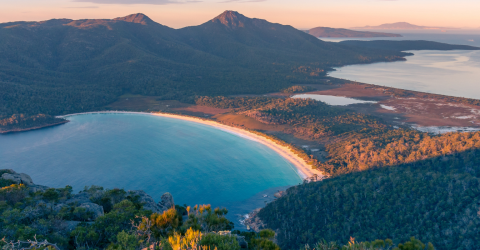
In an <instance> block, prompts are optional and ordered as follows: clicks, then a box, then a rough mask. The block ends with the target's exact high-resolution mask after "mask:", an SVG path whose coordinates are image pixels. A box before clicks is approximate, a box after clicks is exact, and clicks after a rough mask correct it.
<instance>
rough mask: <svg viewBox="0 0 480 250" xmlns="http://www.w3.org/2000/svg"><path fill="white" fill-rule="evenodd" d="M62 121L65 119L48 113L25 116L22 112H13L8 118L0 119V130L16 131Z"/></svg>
mask: <svg viewBox="0 0 480 250" xmlns="http://www.w3.org/2000/svg"><path fill="white" fill-rule="evenodd" d="M62 122H66V120H65V119H62V118H56V117H52V116H49V115H43V114H39V115H32V116H25V115H23V114H14V115H12V116H11V117H9V118H5V119H1V120H0V132H6V131H16V130H22V129H29V128H33V127H42V126H46V125H52V124H58V123H62Z"/></svg>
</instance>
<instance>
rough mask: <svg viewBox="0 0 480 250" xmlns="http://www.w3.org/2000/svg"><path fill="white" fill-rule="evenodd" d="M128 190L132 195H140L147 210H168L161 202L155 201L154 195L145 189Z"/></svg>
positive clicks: (157, 211)
mask: <svg viewBox="0 0 480 250" xmlns="http://www.w3.org/2000/svg"><path fill="white" fill-rule="evenodd" d="M128 192H129V193H130V194H131V195H135V196H138V198H139V201H140V202H141V203H143V209H145V210H150V211H152V212H154V213H162V212H163V211H165V210H166V209H163V208H162V207H161V206H160V205H159V204H160V202H159V204H157V203H155V200H153V198H152V196H150V195H148V194H147V193H145V191H143V190H129V191H128ZM162 197H163V196H162ZM172 202H173V198H172Z"/></svg>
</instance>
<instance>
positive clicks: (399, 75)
mask: <svg viewBox="0 0 480 250" xmlns="http://www.w3.org/2000/svg"><path fill="white" fill-rule="evenodd" d="M394 33H395V32H394ZM401 34H402V35H403V37H399V38H364V39H358V38H357V39H352V38H348V40H427V41H436V42H443V43H450V44H462V45H471V46H478V47H480V34H445V33H428V34H421V33H406V34H404V33H401ZM322 40H326V41H334V42H338V41H342V40H347V39H342V38H328V39H323V38H322ZM408 52H411V53H413V54H414V55H413V56H409V57H407V61H403V62H392V63H374V64H363V65H350V66H344V67H340V68H336V71H333V72H330V73H329V75H330V76H333V77H337V78H342V79H348V80H353V81H358V82H363V83H370V84H376V85H381V86H387V87H394V88H400V89H407V90H416V91H422V92H428V93H435V94H443V95H451V96H458V97H467V98H474V99H480V51H478V50H477V51H465V50H454V51H435V50H430V51H428V50H423V51H408Z"/></svg>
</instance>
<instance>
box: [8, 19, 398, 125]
mask: <svg viewBox="0 0 480 250" xmlns="http://www.w3.org/2000/svg"><path fill="white" fill-rule="evenodd" d="M0 55H1V56H0V76H1V77H0V81H1V82H0V84H1V85H2V88H3V90H4V91H2V92H0V104H2V105H0V117H6V116H8V117H9V116H11V115H12V114H16V113H17V114H18V113H24V114H26V115H35V114H38V113H46V114H51V115H58V114H65V113H72V112H80V111H88V110H92V109H98V108H99V107H102V106H104V105H106V104H108V103H111V102H113V101H114V100H115V99H116V98H117V97H118V96H120V95H121V94H123V93H132V94H141V95H155V96H159V97H160V98H161V99H176V100H183V101H191V100H192V98H193V97H194V95H228V94H247V93H253V94H260V93H266V92H272V91H277V90H279V89H283V88H286V87H288V86H291V85H292V84H296V83H298V82H299V81H303V82H315V81H317V78H318V76H321V75H323V74H324V72H325V69H327V68H329V67H332V66H339V65H344V64H353V63H365V62H372V61H385V60H387V61H388V60H395V59H399V58H400V56H402V55H403V53H399V52H379V53H378V52H376V51H375V50H372V49H368V48H361V49H359V48H351V47H349V46H343V45H338V44H333V43H326V42H322V41H319V40H318V39H316V38H314V37H312V36H310V35H308V34H305V33H304V32H301V31H298V30H296V29H294V28H292V27H291V26H286V25H280V24H274V23H269V22H267V21H265V20H261V19H255V18H248V17H245V16H243V15H241V14H239V13H237V12H233V11H227V12H224V13H223V14H221V15H220V16H218V17H216V18H214V19H212V20H211V21H209V22H207V23H204V24H202V25H199V26H194V27H188V28H184V29H180V30H175V29H172V28H169V27H167V26H163V25H161V24H158V23H155V22H153V21H152V20H151V19H150V18H148V17H147V16H145V15H143V14H133V15H129V16H126V17H121V18H116V19H112V20H108V19H95V20H89V19H84V20H69V19H53V20H48V21H43V22H14V23H6V24H0ZM299 68H300V70H299Z"/></svg>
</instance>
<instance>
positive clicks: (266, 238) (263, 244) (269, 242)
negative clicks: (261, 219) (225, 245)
mask: <svg viewBox="0 0 480 250" xmlns="http://www.w3.org/2000/svg"><path fill="white" fill-rule="evenodd" d="M246 234H247V235H246V236H247V237H245V239H246V240H247V241H248V248H249V249H256V250H280V247H279V246H278V245H277V244H275V243H274V242H273V239H274V238H275V232H274V231H273V230H270V229H263V230H261V231H260V232H259V233H254V234H253V235H248V233H246ZM240 235H244V234H240Z"/></svg>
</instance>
